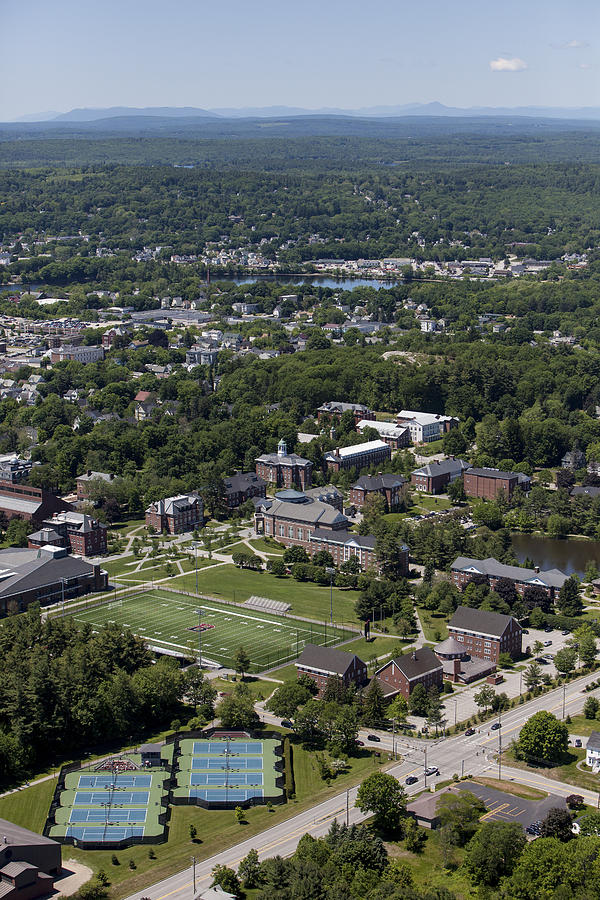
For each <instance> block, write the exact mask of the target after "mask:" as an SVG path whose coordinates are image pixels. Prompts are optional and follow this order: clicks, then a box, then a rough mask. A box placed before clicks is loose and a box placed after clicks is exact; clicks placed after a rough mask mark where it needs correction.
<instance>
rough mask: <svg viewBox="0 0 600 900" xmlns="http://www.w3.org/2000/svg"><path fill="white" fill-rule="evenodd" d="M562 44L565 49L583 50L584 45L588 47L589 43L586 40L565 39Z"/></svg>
mask: <svg viewBox="0 0 600 900" xmlns="http://www.w3.org/2000/svg"><path fill="white" fill-rule="evenodd" d="M563 46H564V48H565V50H583V48H584V47H589V46H590V45H589V43H588V42H587V41H567V43H566V44H563Z"/></svg>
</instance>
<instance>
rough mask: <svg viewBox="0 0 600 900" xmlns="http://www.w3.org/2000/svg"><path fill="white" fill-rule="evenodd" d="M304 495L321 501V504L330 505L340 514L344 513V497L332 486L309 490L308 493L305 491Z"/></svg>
mask: <svg viewBox="0 0 600 900" xmlns="http://www.w3.org/2000/svg"><path fill="white" fill-rule="evenodd" d="M304 494H305V495H306V496H307V497H310V498H311V499H312V500H320V501H321V503H328V504H329V505H330V506H333V508H334V509H337V510H339V512H344V495H343V494H342V493H341V491H338V489H337V488H336V487H334V485H332V484H327V485H325V487H314V488H309V489H308V490H307V491H304Z"/></svg>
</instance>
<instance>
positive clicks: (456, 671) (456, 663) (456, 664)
mask: <svg viewBox="0 0 600 900" xmlns="http://www.w3.org/2000/svg"><path fill="white" fill-rule="evenodd" d="M452 674H453V675H454V676H455V677H456V676H457V675H460V659H454V660H452Z"/></svg>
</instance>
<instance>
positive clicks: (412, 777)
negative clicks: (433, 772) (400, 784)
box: [404, 775, 419, 784]
mask: <svg viewBox="0 0 600 900" xmlns="http://www.w3.org/2000/svg"><path fill="white" fill-rule="evenodd" d="M418 780H419V779H418V778H417V776H416V775H409V776H408V778H405V779H404V784H416V783H417V781H418Z"/></svg>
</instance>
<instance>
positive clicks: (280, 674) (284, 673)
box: [270, 644, 346, 681]
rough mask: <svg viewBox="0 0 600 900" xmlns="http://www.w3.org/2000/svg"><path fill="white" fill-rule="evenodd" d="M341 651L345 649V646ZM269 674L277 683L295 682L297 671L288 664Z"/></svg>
mask: <svg viewBox="0 0 600 900" xmlns="http://www.w3.org/2000/svg"><path fill="white" fill-rule="evenodd" d="M343 649H344V650H345V649H346V645H345V644H344V646H343ZM270 674H271V677H272V678H277V679H278V680H279V681H296V679H297V677H298V670H297V669H296V666H295V665H294V664H293V663H290V665H289V666H281V668H279V669H274V670H273V671H272V672H271V673H270Z"/></svg>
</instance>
